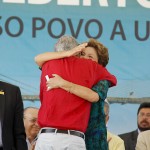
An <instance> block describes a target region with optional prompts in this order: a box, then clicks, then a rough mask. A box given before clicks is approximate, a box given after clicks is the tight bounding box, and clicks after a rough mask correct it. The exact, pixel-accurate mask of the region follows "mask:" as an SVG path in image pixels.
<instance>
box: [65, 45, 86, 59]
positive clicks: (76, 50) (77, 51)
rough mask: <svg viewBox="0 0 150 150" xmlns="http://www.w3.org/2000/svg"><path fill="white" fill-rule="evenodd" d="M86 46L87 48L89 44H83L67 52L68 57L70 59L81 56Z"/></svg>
mask: <svg viewBox="0 0 150 150" xmlns="http://www.w3.org/2000/svg"><path fill="white" fill-rule="evenodd" d="M86 46H87V43H83V44H80V45H78V46H76V47H74V48H73V49H71V50H68V51H66V53H67V56H68V57H70V56H76V55H78V54H80V53H81V52H82V51H83V50H84V48H85V47H86Z"/></svg>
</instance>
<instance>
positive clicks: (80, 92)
mask: <svg viewBox="0 0 150 150" xmlns="http://www.w3.org/2000/svg"><path fill="white" fill-rule="evenodd" d="M53 76H54V77H53V78H50V79H49V81H47V87H48V90H51V89H53V88H62V89H64V90H66V91H68V92H70V93H72V94H74V95H76V96H79V97H81V98H83V99H85V100H87V101H89V102H97V101H98V100H99V99H100V98H99V94H98V93H97V92H94V91H93V90H91V89H90V88H87V87H84V86H81V85H78V84H74V83H72V82H69V81H67V80H64V79H63V78H61V77H60V76H59V75H57V74H53Z"/></svg>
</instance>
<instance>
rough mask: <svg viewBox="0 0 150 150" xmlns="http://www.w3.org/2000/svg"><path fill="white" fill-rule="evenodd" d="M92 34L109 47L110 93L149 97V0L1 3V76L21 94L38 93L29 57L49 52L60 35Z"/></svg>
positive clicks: (9, 0)
mask: <svg viewBox="0 0 150 150" xmlns="http://www.w3.org/2000/svg"><path fill="white" fill-rule="evenodd" d="M64 34H67V35H72V36H74V37H75V38H76V39H77V41H78V42H84V41H87V40H88V39H89V38H95V39H97V40H98V41H100V42H102V43H103V44H104V45H105V46H106V47H108V49H109V55H110V61H109V64H108V66H107V68H108V70H109V71H110V72H111V73H112V74H114V75H116V77H117V79H118V85H117V86H116V87H114V88H112V89H110V90H109V93H108V96H110V97H134V98H141V97H150V67H149V63H150V60H149V56H150V1H149V0H118V1H109V0H94V1H92V0H73V1H68V0H2V1H0V80H3V81H7V82H11V83H13V84H17V85H18V86H20V87H21V90H22V94H24V95H26V94H27V95H35V94H38V93H39V82H40V70H39V69H38V67H37V66H36V65H35V63H34V57H35V56H36V55H37V54H39V53H42V52H45V51H53V49H54V44H55V43H56V41H57V40H58V38H59V37H61V36H62V35H64Z"/></svg>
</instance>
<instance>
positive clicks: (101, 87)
mask: <svg viewBox="0 0 150 150" xmlns="http://www.w3.org/2000/svg"><path fill="white" fill-rule="evenodd" d="M110 85H111V84H110V82H109V81H107V80H101V81H99V82H98V83H97V84H96V85H94V86H93V88H92V90H93V91H95V92H96V93H97V94H98V95H99V100H105V99H106V97H107V92H108V89H109V87H110Z"/></svg>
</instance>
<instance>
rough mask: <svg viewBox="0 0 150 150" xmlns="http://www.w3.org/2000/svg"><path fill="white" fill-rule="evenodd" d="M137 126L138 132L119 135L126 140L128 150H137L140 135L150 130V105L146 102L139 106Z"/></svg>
mask: <svg viewBox="0 0 150 150" xmlns="http://www.w3.org/2000/svg"><path fill="white" fill-rule="evenodd" d="M137 125H138V129H137V130H135V131H132V132H129V133H125V134H121V135H119V136H120V137H121V138H122V139H123V140H124V143H125V149H126V150H135V146H136V143H137V137H138V134H139V133H140V132H143V131H146V130H150V103H146V102H145V103H142V104H141V105H140V106H139V109H138V112H137Z"/></svg>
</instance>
